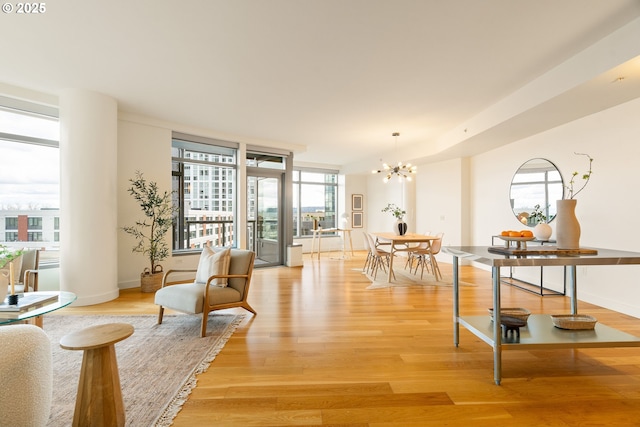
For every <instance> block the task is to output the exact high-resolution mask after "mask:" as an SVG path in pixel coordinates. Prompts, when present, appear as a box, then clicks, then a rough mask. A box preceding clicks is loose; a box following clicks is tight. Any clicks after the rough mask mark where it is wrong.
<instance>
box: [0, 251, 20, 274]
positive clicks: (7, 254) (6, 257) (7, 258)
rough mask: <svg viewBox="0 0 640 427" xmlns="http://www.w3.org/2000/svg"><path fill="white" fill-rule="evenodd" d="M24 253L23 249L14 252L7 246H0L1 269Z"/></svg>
mask: <svg viewBox="0 0 640 427" xmlns="http://www.w3.org/2000/svg"><path fill="white" fill-rule="evenodd" d="M22 252H23V251H22V249H18V250H13V249H11V248H8V247H6V246H5V245H0V268H3V267H4V266H5V265H7V264H9V263H10V262H11V261H13V260H14V259H16V258H18V257H19V256H20V255H22Z"/></svg>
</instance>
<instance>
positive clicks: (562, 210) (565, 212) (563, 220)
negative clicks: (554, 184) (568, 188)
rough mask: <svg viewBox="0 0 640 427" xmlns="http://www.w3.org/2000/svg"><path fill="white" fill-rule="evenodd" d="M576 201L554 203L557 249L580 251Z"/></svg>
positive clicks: (564, 200)
mask: <svg viewBox="0 0 640 427" xmlns="http://www.w3.org/2000/svg"><path fill="white" fill-rule="evenodd" d="M577 202H578V201H577V200H576V199H562V200H558V201H557V202H556V206H557V207H558V210H557V212H558V213H557V214H556V241H557V246H558V249H580V223H579V222H578V218H577V217H576V203H577Z"/></svg>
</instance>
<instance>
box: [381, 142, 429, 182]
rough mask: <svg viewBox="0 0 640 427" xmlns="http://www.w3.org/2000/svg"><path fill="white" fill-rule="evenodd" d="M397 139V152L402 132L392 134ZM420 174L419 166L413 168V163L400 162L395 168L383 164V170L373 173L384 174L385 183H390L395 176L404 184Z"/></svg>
mask: <svg viewBox="0 0 640 427" xmlns="http://www.w3.org/2000/svg"><path fill="white" fill-rule="evenodd" d="M391 136H394V137H395V138H396V150H395V151H396V152H397V151H398V137H399V136H400V132H394V133H392V134H391ZM417 172H418V167H417V166H411V163H407V164H403V163H402V162H398V164H397V165H395V166H390V165H388V164H387V163H383V164H382V169H377V170H376V169H374V170H372V171H371V173H384V174H385V177H384V179H383V181H384V182H385V183H387V182H389V180H390V179H391V178H393V177H394V176H397V177H398V181H400V182H402V181H403V180H405V179H406V180H407V181H411V175H412V174H415V173H417Z"/></svg>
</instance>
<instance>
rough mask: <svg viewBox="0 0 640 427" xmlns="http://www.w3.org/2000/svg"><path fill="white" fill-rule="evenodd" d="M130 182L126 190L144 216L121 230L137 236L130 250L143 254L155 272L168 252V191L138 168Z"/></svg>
mask: <svg viewBox="0 0 640 427" xmlns="http://www.w3.org/2000/svg"><path fill="white" fill-rule="evenodd" d="M129 182H131V187H129V188H128V189H127V191H128V192H129V194H131V195H132V196H133V198H134V199H135V200H136V201H137V202H138V204H139V205H140V208H141V209H142V212H143V213H144V215H145V219H143V220H142V221H136V223H135V225H133V226H127V227H123V230H124V231H125V233H127V234H130V235H132V236H133V237H135V238H136V239H137V240H138V243H137V244H136V246H134V247H133V249H132V251H133V252H138V253H141V254H143V255H146V256H147V257H148V258H149V262H150V263H151V270H150V271H151V272H154V271H155V267H156V265H158V262H160V261H162V260H164V259H166V258H167V257H168V256H169V246H168V245H167V242H166V240H165V235H166V233H167V231H169V229H170V228H171V225H172V217H173V211H174V209H173V206H172V202H171V193H170V192H168V191H165V192H160V190H158V184H157V183H155V182H152V181H151V182H150V181H147V180H146V179H144V177H143V175H142V173H141V172H140V171H136V176H135V178H134V179H130V180H129Z"/></svg>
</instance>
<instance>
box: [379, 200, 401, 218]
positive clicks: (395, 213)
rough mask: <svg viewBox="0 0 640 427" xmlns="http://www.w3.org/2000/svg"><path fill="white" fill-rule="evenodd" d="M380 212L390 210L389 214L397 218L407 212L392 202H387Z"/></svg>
mask: <svg viewBox="0 0 640 427" xmlns="http://www.w3.org/2000/svg"><path fill="white" fill-rule="evenodd" d="M382 212H391V215H393V216H394V217H396V218H397V219H402V217H403V216H405V214H406V213H407V212H406V211H405V210H404V209H400V208H399V207H398V206H396V205H395V204H393V203H389V204H388V205H387V207H385V208H384V209H382Z"/></svg>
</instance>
